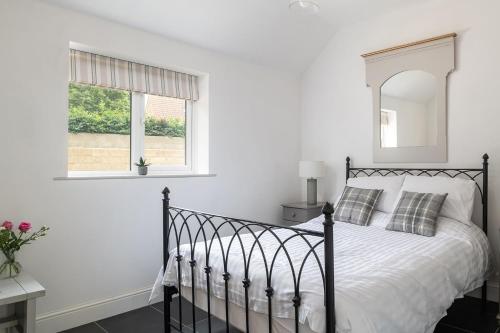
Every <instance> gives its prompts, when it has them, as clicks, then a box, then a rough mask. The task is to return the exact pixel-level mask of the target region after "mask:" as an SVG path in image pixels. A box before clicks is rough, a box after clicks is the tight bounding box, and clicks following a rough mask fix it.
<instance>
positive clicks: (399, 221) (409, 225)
mask: <svg viewBox="0 0 500 333" xmlns="http://www.w3.org/2000/svg"><path fill="white" fill-rule="evenodd" d="M447 195H448V194H435V193H418V192H407V191H403V192H402V194H401V198H400V199H399V202H398V204H397V206H396V208H395V209H394V212H393V213H392V217H391V221H390V222H389V224H388V225H387V227H386V229H387V230H392V231H402V232H408V233H412V234H418V235H422V236H429V237H432V236H434V234H435V233H436V219H437V217H438V215H439V211H440V210H441V207H442V206H443V203H444V200H445V199H446V196H447Z"/></svg>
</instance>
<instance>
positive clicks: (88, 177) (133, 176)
mask: <svg viewBox="0 0 500 333" xmlns="http://www.w3.org/2000/svg"><path fill="white" fill-rule="evenodd" d="M215 176H217V175H216V174H215V173H179V174H156V173H153V174H149V175H146V176H140V175H137V174H129V175H127V174H123V175H81V176H80V175H78V176H76V175H75V176H65V177H54V180H98V179H149V178H200V177H215Z"/></svg>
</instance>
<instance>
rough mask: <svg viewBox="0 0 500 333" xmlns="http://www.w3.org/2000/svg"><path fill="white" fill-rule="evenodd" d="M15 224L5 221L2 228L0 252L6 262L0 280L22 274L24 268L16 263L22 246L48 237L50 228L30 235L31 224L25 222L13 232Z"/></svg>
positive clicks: (0, 270) (2, 265) (1, 268)
mask: <svg viewBox="0 0 500 333" xmlns="http://www.w3.org/2000/svg"><path fill="white" fill-rule="evenodd" d="M13 227H14V224H13V223H12V222H10V221H5V222H4V223H3V224H2V226H0V250H1V251H2V253H3V255H4V256H5V260H4V262H3V263H2V264H1V265H0V278H9V277H14V276H16V275H18V274H19V273H20V272H21V269H22V266H21V264H20V263H19V262H17V261H16V253H17V251H19V250H20V249H21V247H22V246H24V245H27V244H30V243H31V242H33V241H35V240H37V239H38V238H40V237H43V236H45V235H47V231H48V230H49V228H48V227H46V226H43V227H41V228H40V230H38V231H36V232H33V233H31V234H29V233H28V231H30V229H31V223H29V222H26V221H23V222H21V223H19V226H18V227H17V229H18V230H19V232H16V231H14V230H13Z"/></svg>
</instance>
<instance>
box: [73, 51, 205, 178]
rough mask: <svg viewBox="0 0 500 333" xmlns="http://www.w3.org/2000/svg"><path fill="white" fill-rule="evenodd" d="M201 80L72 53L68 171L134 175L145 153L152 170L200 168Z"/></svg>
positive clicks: (189, 169) (180, 74)
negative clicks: (196, 118)
mask: <svg viewBox="0 0 500 333" xmlns="http://www.w3.org/2000/svg"><path fill="white" fill-rule="evenodd" d="M197 82H198V81H197V77H196V76H193V75H189V74H184V73H178V72H173V71H170V70H167V69H161V68H157V67H152V66H148V65H141V64H137V63H133V62H128V61H125V60H119V59H114V58H110V57H105V56H100V55H96V54H92V53H88V52H84V51H77V50H70V79H69V98H68V99H69V103H68V104H69V105H68V109H69V117H68V118H69V121H68V132H69V133H68V136H69V140H68V172H69V173H71V174H73V175H76V176H79V175H87V174H88V173H91V174H96V173H97V174H99V173H104V174H109V173H114V174H119V175H121V174H128V173H131V172H135V171H136V167H135V165H134V163H135V162H137V161H138V160H139V159H140V157H143V158H145V159H146V161H147V162H148V163H150V164H151V165H150V167H149V169H150V171H151V172H153V173H154V172H158V173H169V172H176V171H181V172H182V171H184V172H186V171H187V172H191V171H194V170H193V167H192V166H193V164H194V163H193V156H192V154H193V147H192V146H193V142H194V141H195V140H193V138H192V123H193V108H194V104H195V102H196V101H197V100H198V87H197ZM200 138H201V136H198V140H200ZM205 165H206V164H205Z"/></svg>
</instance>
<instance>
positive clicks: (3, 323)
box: [0, 272, 45, 333]
mask: <svg viewBox="0 0 500 333" xmlns="http://www.w3.org/2000/svg"><path fill="white" fill-rule="evenodd" d="M44 295H45V288H44V287H42V286H41V285H40V284H39V283H38V282H37V281H36V280H35V279H33V278H32V277H31V276H29V275H27V274H26V273H24V272H21V274H19V275H18V276H16V277H13V278H7V279H3V280H0V314H1V315H0V316H1V318H0V332H4V330H6V331H7V332H14V330H13V328H14V327H16V326H17V327H21V328H22V332H24V333H34V332H35V322H36V299H37V298H38V297H42V296H44ZM11 328H12V330H10V329H11ZM1 329H4V330H1ZM15 332H18V330H17V329H16V330H15Z"/></svg>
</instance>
